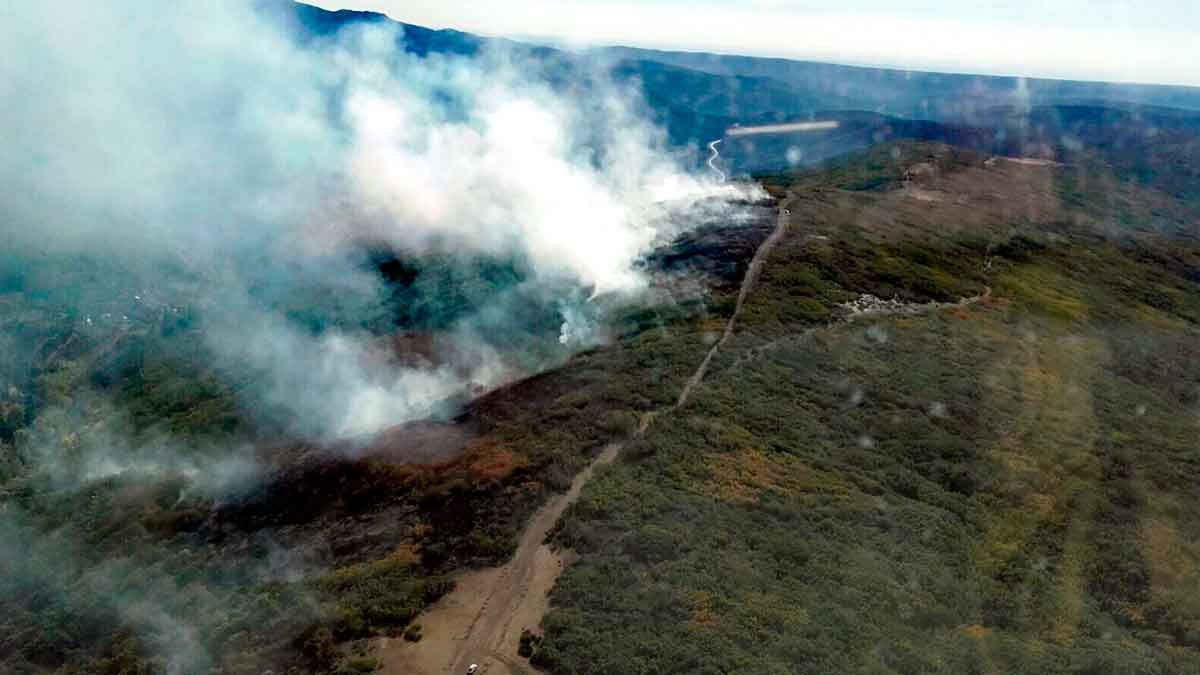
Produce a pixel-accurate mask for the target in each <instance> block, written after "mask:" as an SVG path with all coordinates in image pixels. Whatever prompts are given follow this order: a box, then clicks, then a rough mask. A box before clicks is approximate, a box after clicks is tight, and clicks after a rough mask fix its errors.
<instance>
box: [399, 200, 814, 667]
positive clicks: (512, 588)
mask: <svg viewBox="0 0 1200 675" xmlns="http://www.w3.org/2000/svg"><path fill="white" fill-rule="evenodd" d="M789 214H790V212H789V210H788V209H787V208H785V205H784V203H780V205H779V215H778V218H777V220H776V224H775V229H774V230H773V231H772V232H771V234H770V236H768V237H767V238H766V240H764V241H763V243H762V244H760V245H759V247H758V249H757V250H756V251H755V253H754V257H753V258H752V259H751V261H750V265H749V266H748V267H747V269H746V274H745V276H744V277H743V278H742V283H741V287H740V288H739V290H738V298H737V303H736V304H735V305H734V310H733V314H731V315H730V317H729V320H728V321H727V322H726V324H725V330H724V332H723V333H722V334H721V338H720V339H719V340H717V341H716V342H715V343H713V345H712V347H710V348H709V350H708V352H707V353H706V354H705V356H704V360H703V361H701V363H700V365H699V366H698V367H697V368H696V371H695V372H694V373H693V374H692V376H691V377H690V378H688V380H687V382H686V383H685V384H684V385H683V388H682V390H681V391H680V393H679V398H678V400H676V402H675V403H674V404H673V405H671V406H670V407H669V408H667V409H666V410H664V411H654V412H650V413H646V414H645V415H643V416H642V419H641V421H640V422H639V424H638V428H637V431H636V432H635V433H634V435H633V437H634V438H638V437H640V436H642V435H643V434H645V432H646V430H647V429H648V428H649V427H650V424H651V423H652V422H653V420H654V418H655V417H656V416H657V415H658V414H659V413H660V412H671V411H674V410H678V409H679V408H680V407H682V406H683V405H685V404H686V403H687V401H688V399H689V398H690V397H691V395H692V391H693V390H694V389H695V388H696V387H697V386H698V385H699V384H700V383H701V382H702V381H703V380H704V375H705V373H707V372H708V367H709V364H710V363H712V360H713V358H714V357H715V356H716V354H717V352H718V351H720V349H721V348H722V347H723V346H724V345H725V343H726V342H728V341H729V339H730V338H731V337H732V336H733V332H734V328H735V326H736V324H737V320H738V318H739V317H740V316H741V314H742V307H743V305H744V304H745V302H746V299H747V298H748V297H749V296H750V291H751V289H752V287H753V286H754V284H755V282H756V281H757V280H758V277H759V274H760V273H761V270H762V267H763V263H764V261H765V260H766V258H767V256H768V255H769V254H770V252H771V249H773V248H774V247H775V245H776V244H777V243H779V241H780V239H782V238H783V235H784V233H785V232H786V230H787V221H788V216H789ZM623 445H624V444H623V443H620V442H616V443H610V444H608V445H607V446H605V447H604V449H603V450H602V451H601V452H600V455H599V456H597V457H596V458H595V459H594V460H592V462H591V463H590V464H588V466H587V467H585V468H584V469H583V470H582V471H580V472H579V473H578V474H576V476H575V478H574V479H573V480H572V481H571V487H570V489H568V490H567V492H566V493H564V494H561V495H556V496H554V497H552V498H551V499H550V500H549V501H547V502H546V503H545V504H543V505H542V506H541V507H540V508H539V509H538V510H537V511H536V512H534V514H533V516H531V517H530V519H529V522H528V523H527V524H526V526H525V529H524V530H523V531H522V533H521V537H520V539H519V541H518V544H517V550H516V552H515V553H513V556H512V558H511V559H510V560H509V561H508V562H506V563H505V564H503V565H501V566H499V567H492V568H486V569H480V570H472V571H469V572H466V573H464V574H462V575H460V576H459V577H458V578H457V579H456V584H455V587H454V590H452V591H450V592H449V593H447V594H446V595H445V596H444V597H442V599H441V600H439V601H438V602H436V603H434V604H433V605H432V606H430V607H429V608H427V609H426V610H425V612H423V613H422V614H421V615H420V616H419V617H418V618H417V619H416V620H414V623H419V624H421V628H422V633H423V637H422V639H421V641H420V642H415V643H410V642H406V641H404V640H402V639H389V638H381V639H379V640H378V641H377V650H376V653H377V655H378V656H379V658H380V665H381V667H380V671H379V672H381V673H384V674H385V675H388V674H390V675H401V674H405V675H410V674H411V675H435V674H440V673H449V674H451V675H461V674H462V673H465V672H466V670H467V666H468V665H470V664H472V663H478V664H480V666H481V671H482V672H489V671H490V672H492V673H509V674H510V675H513V674H514V673H516V672H517V671H516V670H514V669H513V668H512V666H511V664H513V663H518V664H522V666H524V663H523V659H520V660H518V659H519V657H518V656H517V654H516V651H517V643H518V641H519V639H520V634H521V630H522V629H524V628H536V627H538V626H540V625H541V621H542V617H543V616H544V615H545V613H546V611H548V610H549V608H550V599H549V593H550V591H551V590H552V589H553V588H554V584H555V582H556V581H557V580H558V576H559V574H561V572H562V569H563V566H564V564H566V561H564V559H563V557H562V554H560V553H558V552H555V551H552V550H551V549H550V547H548V546H547V545H546V544H545V540H546V536H547V535H548V534H549V533H550V530H552V529H553V528H554V526H555V525H557V524H558V520H559V518H561V517H562V514H563V512H565V511H566V509H567V507H568V506H570V505H571V504H572V503H574V502H575V501H576V500H577V499H578V498H579V495H580V493H581V492H582V491H583V487H584V486H585V485H586V484H587V482H588V481H589V480H591V478H592V476H593V475H594V474H595V471H596V469H597V468H598V467H601V466H605V465H608V464H611V463H612V462H613V461H614V460H615V459H616V458H617V456H618V455H619V454H620V452H621V449H622V447H623Z"/></svg>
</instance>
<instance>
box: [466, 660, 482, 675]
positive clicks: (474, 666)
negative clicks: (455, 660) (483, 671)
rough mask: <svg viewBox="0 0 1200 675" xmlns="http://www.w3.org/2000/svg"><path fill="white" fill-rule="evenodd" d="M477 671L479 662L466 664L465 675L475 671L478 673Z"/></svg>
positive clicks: (470, 674) (473, 674)
mask: <svg viewBox="0 0 1200 675" xmlns="http://www.w3.org/2000/svg"><path fill="white" fill-rule="evenodd" d="M478 672H479V664H478V663H472V664H471V665H469V666H467V675H475V673H478Z"/></svg>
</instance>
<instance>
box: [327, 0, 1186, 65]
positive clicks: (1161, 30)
mask: <svg viewBox="0 0 1200 675" xmlns="http://www.w3.org/2000/svg"><path fill="white" fill-rule="evenodd" d="M317 4H320V5H322V6H325V7H327V8H336V7H353V8H356V9H370V10H374V11H380V12H385V13H387V14H389V15H390V16H392V17H393V18H395V19H397V20H401V21H408V22H412V23H417V24H422V25H428V26H431V27H436V28H442V27H451V28H458V29H461V30H468V31H474V32H478V33H482V34H486V35H505V36H513V37H520V36H541V37H544V38H547V39H554V40H561V41H563V42H566V43H568V44H575V45H592V44H622V45H634V46H646V47H659V48H670V49H685V50H705V51H716V52H725V53H741V54H752V55H767V56H781V57H788V58H798V59H813V60H821V61H834V62H841V63H851V64H865V65H882V66H894V67H902V68H913V69H928V70H949V71H956V72H973V73H983V74H1011V75H1025V76H1031V77H1056V78H1071V79H1089V80H1105V81H1131V82H1155V83H1164V84H1190V85H1200V72H1198V71H1197V70H1196V68H1195V67H1194V64H1195V63H1197V62H1200V41H1196V40H1194V39H1193V37H1194V34H1195V33H1196V30H1197V29H1200V9H1197V7H1196V3H1192V2H1176V1H1173V0H1149V1H1145V2H1132V1H1126V0H1099V1H1097V2H1082V1H1081V0H1063V1H1062V2H1050V3H1046V2H1031V1H1028V0H1027V1H1026V2H1010V3H998V2H970V3H962V2H946V1H941V2H934V1H932V0H914V1H913V2H903V3H896V2H879V1H878V0H869V1H867V2H859V3H856V4H855V5H854V6H846V5H844V4H841V3H837V4H834V3H828V2H820V3H819V2H812V1H811V0H740V1H729V2H712V1H711V0H698V1H696V2H681V1H680V0H643V1H640V2H627V1H622V2H601V1H600V0H576V1H574V2H562V1H561V0H553V1H550V0H506V1H505V2H503V3H501V2H478V1H468V0H436V1H434V0H417V1H411V0H319V2H318V3H317Z"/></svg>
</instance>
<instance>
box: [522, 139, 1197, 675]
mask: <svg viewBox="0 0 1200 675" xmlns="http://www.w3.org/2000/svg"><path fill="white" fill-rule="evenodd" d="M889 160H894V161H889ZM914 163H927V164H930V165H932V166H933V167H934V169H935V170H934V171H931V172H927V173H924V174H922V175H923V177H922V178H921V179H919V180H917V181H916V182H909V183H906V182H905V181H904V180H903V174H904V170H905V169H907V168H911V167H912V166H913V165H914ZM1105 171H1109V169H1106V168H1105V167H1103V166H1098V165H1092V164H1087V165H1076V166H1067V167H1053V166H1026V165H1017V164H1011V163H997V162H988V161H985V159H984V158H983V157H976V156H973V155H970V154H969V153H963V152H961V151H955V150H953V149H950V148H945V147H941V146H922V145H911V144H901V145H900V146H897V147H885V148H880V149H879V150H877V151H876V152H874V153H872V154H869V155H867V156H865V157H862V158H858V159H856V160H854V161H850V162H843V163H841V164H840V165H838V166H835V167H832V168H831V169H830V170H829V171H827V172H817V173H808V174H803V175H797V176H790V177H779V178H773V179H770V180H769V181H768V184H769V185H771V186H772V189H774V190H776V191H778V192H779V193H781V194H783V195H786V196H785V202H784V204H785V205H786V206H788V207H789V208H790V209H791V212H792V214H793V216H792V224H791V231H790V233H789V237H788V239H787V240H786V241H785V242H784V243H783V244H782V245H781V246H780V247H779V248H778V249H777V250H776V252H775V253H774V255H773V256H772V258H771V259H770V261H769V263H768V266H767V268H766V269H765V270H764V274H763V277H762V279H761V283H760V286H759V288H758V289H757V291H756V293H755V294H754V295H753V296H752V299H751V303H750V305H749V306H748V308H747V311H746V314H745V319H744V321H743V323H742V325H741V327H740V330H739V333H738V335H737V337H736V338H735V340H733V341H732V342H731V343H730V345H729V347H728V348H727V349H726V350H724V352H723V354H722V355H721V357H720V360H719V361H718V363H717V364H715V365H714V368H713V370H712V371H711V373H710V375H709V377H708V379H707V381H706V383H705V386H704V387H703V388H702V389H700V390H699V391H698V392H697V394H696V396H695V398H694V400H693V402H692V403H691V404H689V405H688V406H687V407H686V408H684V409H682V410H679V411H677V412H676V413H675V414H672V415H670V416H664V417H660V418H658V419H657V420H656V422H655V424H654V425H653V427H651V429H650V431H649V432H648V433H647V434H646V436H645V437H644V438H642V439H640V440H639V441H637V442H636V443H634V444H633V445H632V446H631V447H629V448H628V450H627V452H626V454H625V456H624V460H623V461H621V462H619V463H618V465H616V466H615V467H613V468H612V469H611V470H609V471H607V472H605V473H603V474H602V475H601V476H599V477H598V478H597V479H596V480H595V481H594V482H593V483H592V484H591V486H590V487H589V489H588V490H587V491H586V492H585V494H584V498H583V499H582V500H581V501H580V502H579V503H578V504H577V505H576V506H575V507H574V508H573V509H572V510H571V511H570V512H569V513H568V516H567V520H566V523H565V525H564V526H563V527H562V528H561V530H560V532H558V534H557V542H558V543H559V544H560V545H563V546H569V547H572V548H574V549H575V550H576V551H578V552H579V553H580V554H581V555H582V559H581V562H579V563H578V564H576V565H575V566H574V567H572V568H570V569H569V570H568V571H567V572H566V574H565V575H564V577H563V578H562V579H561V580H560V583H559V586H558V588H557V589H556V590H555V593H554V597H553V601H554V604H555V605H556V609H554V610H553V611H552V613H551V614H550V615H549V616H548V617H547V619H546V622H545V630H546V637H545V640H544V642H542V643H541V645H540V646H539V651H538V653H537V654H536V655H535V659H536V660H537V661H538V662H540V663H541V664H543V665H545V666H547V667H548V668H550V669H551V670H552V671H554V672H561V673H656V672H702V673H708V672H711V673H718V672H738V673H741V672H746V673H749V672H755V673H774V672H778V673H784V672H812V673H823V672H872V673H914V672H945V673H963V672H978V673H991V672H1004V673H1016V672H1027V673H1044V672H1059V673H1183V672H1196V671H1197V670H1198V669H1200V643H1198V642H1197V636H1200V605H1197V603H1196V602H1194V600H1193V599H1192V598H1194V596H1195V594H1196V593H1195V592H1196V590H1197V588H1196V585H1197V584H1198V583H1200V576H1198V575H1197V573H1196V563H1197V561H1198V560H1200V550H1197V549H1196V548H1195V547H1194V546H1193V544H1192V542H1193V541H1195V540H1196V538H1197V535H1198V534H1200V532H1198V531H1196V523H1197V522H1200V520H1198V518H1197V516H1198V515H1200V514H1198V513H1197V512H1196V505H1195V501H1194V500H1193V499H1191V497H1190V495H1191V494H1192V493H1193V491H1194V486H1195V485H1196V482H1197V480H1198V479H1200V475H1197V471H1196V467H1197V461H1198V460H1200V456H1198V455H1197V450H1196V447H1195V442H1194V437H1195V433H1196V419H1197V417H1196V405H1197V403H1198V399H1197V392H1200V366H1198V365H1197V361H1196V356H1197V353H1196V347H1195V343H1196V332H1195V331H1196V325H1197V320H1198V319H1200V314H1197V311H1198V310H1200V294H1198V293H1197V291H1198V290H1200V289H1198V288H1197V287H1196V276H1195V274H1194V262H1195V260H1196V256H1197V255H1198V254H1200V248H1198V246H1197V243H1196V241H1195V239H1194V238H1192V237H1190V236H1188V234H1189V233H1190V231H1191V229H1190V228H1189V227H1187V226H1188V225H1192V224H1194V222H1195V220H1194V218H1195V215H1194V214H1195V213H1196V212H1195V203H1194V202H1189V201H1188V200H1187V199H1176V198H1172V197H1168V196H1166V195H1164V194H1163V193H1160V192H1157V191H1155V190H1153V189H1146V188H1143V187H1137V186H1132V187H1131V186H1129V185H1128V183H1127V182H1125V181H1120V180H1114V179H1113V178H1112V177H1111V174H1106V173H1104V172H1105ZM1081 190H1082V191H1083V193H1082V194H1081V193H1080V191H1081ZM1150 212H1153V213H1154V216H1153V218H1152V219H1151V218H1146V217H1145V216H1144V214H1148V213H1150ZM1136 213H1140V214H1143V215H1142V216H1137V215H1131V214H1136ZM1148 226H1149V227H1148ZM985 286H987V287H990V289H991V291H992V293H991V295H990V296H985V297H984V298H983V299H982V300H980V301H979V302H977V303H975V304H973V305H970V306H964V307H958V308H945V309H940V310H937V311H920V312H917V313H913V314H899V315H891V316H862V317H857V318H854V319H853V320H850V321H845V320H843V319H842V318H841V317H843V316H844V315H845V310H844V309H842V308H841V307H840V306H839V303H842V302H845V301H846V300H848V299H851V298H854V297H857V296H858V295H859V294H862V293H871V294H874V295H877V296H883V297H890V296H893V295H897V296H899V297H901V298H903V299H906V300H909V301H913V302H925V301H929V300H948V299H954V298H957V297H964V296H968V295H976V294H979V293H981V291H982V290H983V289H984V287H985Z"/></svg>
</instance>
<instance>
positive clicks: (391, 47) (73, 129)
mask: <svg viewBox="0 0 1200 675" xmlns="http://www.w3.org/2000/svg"><path fill="white" fill-rule="evenodd" d="M402 41H403V36H402V35H400V34H399V31H398V30H396V29H394V28H389V27H386V26H381V25H374V26H369V27H361V28H355V29H352V30H346V31H343V32H342V33H341V34H339V35H337V36H336V37H335V38H332V39H326V40H314V41H308V42H302V41H298V40H296V39H294V37H293V36H291V35H289V33H288V32H287V27H286V25H285V24H284V23H283V22H282V21H278V20H276V19H268V18H265V17H264V16H262V15H261V14H260V13H258V12H256V11H255V10H254V9H253V7H252V6H251V5H250V4H247V3H244V2H239V1H234V0H180V1H178V2H170V3H153V4H147V3H145V2H129V1H126V0H118V1H116V2H106V3H95V2H88V1H83V0H69V1H67V2H57V3H53V4H38V3H31V4H25V5H21V6H16V7H10V8H8V9H5V10H3V11H2V13H0V98H2V99H3V100H4V101H5V102H6V106H5V107H6V109H5V110H4V111H3V112H0V129H3V130H4V136H5V138H6V139H9V142H8V147H7V148H6V151H5V153H3V155H2V156H0V181H3V183H4V184H5V186H6V190H5V194H4V196H3V197H0V205H2V208H0V215H2V217H3V221H2V222H0V237H2V238H3V243H4V244H5V245H6V246H9V247H11V250H17V251H19V250H29V251H38V252H45V251H87V252H91V253H95V252H98V251H99V252H102V253H105V254H109V255H112V256H115V257H118V258H121V259H126V260H136V261H138V263H139V264H145V263H147V262H148V261H165V262H170V263H173V264H181V265H184V266H185V267H187V268H188V269H190V270H193V271H194V272H195V273H196V274H197V275H198V276H199V278H200V279H202V282H201V284H200V285H201V286H202V288H203V292H204V294H205V296H206V297H205V303H206V304H207V306H208V307H209V308H210V313H211V314H212V315H214V316H215V317H216V320H215V321H214V322H213V328H212V330H211V331H210V332H211V342H212V346H213V348H214V351H215V352H216V353H217V354H218V356H221V357H227V358H238V359H242V360H244V361H245V363H246V364H247V365H248V366H249V367H251V368H254V369H255V370H256V371H261V372H262V373H263V376H264V378H266V380H267V381H268V382H269V383H270V386H269V387H268V389H269V390H270V391H271V392H272V393H271V397H272V398H273V403H275V404H276V405H278V406H282V407H283V408H284V409H287V410H290V411H291V413H293V414H294V415H295V416H296V417H297V418H304V419H305V420H307V421H308V422H312V421H313V420H318V421H319V424H315V425H314V424H307V425H305V427H304V428H305V431H307V432H316V430H315V429H313V428H312V427H313V426H320V427H321V432H318V433H322V432H323V433H324V434H327V435H341V434H352V433H368V432H371V431H375V430H378V429H380V428H383V427H386V426H388V425H391V424H396V423H400V422H403V421H406V420H408V419H412V418H414V417H418V416H422V415H425V414H428V413H429V410H430V408H431V406H432V405H433V404H434V403H435V402H436V401H438V400H441V399H445V398H447V397H448V396H451V395H452V394H453V393H454V392H455V391H456V390H460V389H462V388H463V387H464V386H468V385H475V386H478V385H483V386H487V385H492V384H496V383H497V381H498V380H499V379H501V378H502V377H503V376H504V375H505V374H506V373H509V370H508V369H506V368H505V367H503V365H502V364H496V363H483V364H480V365H478V366H477V367H473V368H470V369H468V370H469V371H470V372H467V373H465V374H464V372H463V369H461V368H456V367H454V366H453V365H450V366H444V367H435V368H424V369H419V370H413V369H411V368H409V369H395V368H393V369H391V370H380V367H379V364H378V363H375V362H372V361H371V359H370V358H369V356H368V352H369V349H368V347H367V346H365V344H364V342H363V336H360V335H356V334H354V333H353V332H345V331H340V332H339V331H330V332H327V333H325V334H322V335H320V336H313V335H311V334H308V333H305V332H304V331H302V330H298V329H297V328H296V327H295V326H293V325H291V324H289V322H288V320H287V319H286V318H285V317H283V316H281V315H280V314H279V313H278V312H276V311H275V310H273V309H272V308H270V307H267V306H263V305H262V304H261V303H257V304H256V303H255V302H253V301H248V300H247V299H246V291H245V287H246V285H247V284H248V283H251V281H250V280H248V279H247V276H251V277H252V276H253V274H252V273H253V272H255V271H257V272H259V273H261V274H266V273H267V272H265V271H264V270H265V269H266V268H270V269H275V268H283V267H285V265H284V264H283V263H281V262H280V261H294V262H296V265H297V267H298V268H300V269H302V270H303V273H304V274H307V275H309V276H314V277H320V278H321V279H323V280H324V282H327V283H332V284H336V285H338V286H339V287H342V288H343V289H344V290H345V292H346V294H347V295H348V296H352V297H356V298H358V300H357V301H358V302H360V303H362V304H364V305H370V304H371V302H373V298H374V296H375V295H376V294H377V293H378V291H379V289H378V287H377V286H378V284H377V282H376V281H374V280H373V279H370V278H367V277H368V276H369V275H365V274H364V272H363V271H362V270H361V269H357V268H354V267H353V266H352V265H349V264H347V263H346V262H345V258H344V256H342V255H341V252H343V251H345V250H347V249H348V248H350V247H353V246H355V245H361V244H363V243H370V244H375V245H386V246H390V247H394V248H395V249H398V250H401V251H404V252H406V253H411V254H419V253H422V252H429V251H438V252H443V253H451V254H455V255H462V256H470V255H490V256H498V257H512V258H514V259H518V260H520V261H522V263H523V264H525V265H527V266H528V268H529V269H530V271H531V273H532V275H533V277H534V278H535V279H537V280H539V282H540V283H545V284H547V287H548V288H550V287H557V288H564V289H567V288H571V287H583V288H587V289H590V293H591V294H592V295H595V294H600V293H609V292H627V291H631V290H636V289H638V288H640V287H641V286H642V285H644V283H645V281H644V279H643V277H642V276H641V274H639V273H638V272H637V271H636V269H635V266H634V263H635V261H636V260H637V258H638V257H639V256H640V255H642V254H644V253H645V252H646V251H647V250H648V249H649V248H650V247H651V246H652V245H653V244H654V242H655V241H657V240H658V239H660V238H661V237H662V236H663V235H664V234H666V233H668V232H673V231H675V230H677V229H678V227H679V225H678V224H677V223H675V222H673V221H672V211H673V210H676V209H678V208H679V206H680V204H684V205H686V204H687V203H689V202H691V201H693V200H696V199H699V198H701V197H710V196H712V195H714V194H726V195H731V196H733V195H734V194H735V192H734V191H733V189H732V188H728V187H719V186H716V185H714V184H711V183H708V182H706V181H705V180H704V179H700V178H696V177H693V176H692V175H689V173H688V172H685V171H683V170H681V169H680V168H679V166H678V165H677V163H676V162H675V161H674V160H673V158H672V156H671V155H670V153H668V152H667V151H666V149H665V147H664V145H663V143H664V141H663V138H662V136H661V134H660V133H659V132H658V131H657V130H656V129H655V128H653V126H652V125H650V124H649V123H647V122H646V121H645V120H643V119H642V118H641V117H640V116H639V113H638V108H637V106H636V104H635V103H631V101H633V100H635V99H636V97H634V96H632V95H631V92H630V91H625V90H621V89H619V88H617V87H616V86H614V85H612V84H611V83H607V82H606V81H605V78H603V77H602V76H600V75H598V74H597V73H587V74H586V75H587V77H586V79H587V82H586V84H585V85H577V86H575V87H574V88H573V89H572V90H570V91H564V90H563V87H561V86H560V87H558V88H555V87H552V86H551V85H549V84H547V83H546V81H545V79H544V78H541V77H539V76H537V75H535V74H533V73H536V72H537V66H536V64H532V63H531V62H529V61H527V60H526V59H527V57H523V56H520V55H518V54H515V53H504V52H493V53H488V54H484V55H482V56H480V57H478V58H461V57H441V56H436V55H435V56H429V57H427V58H418V57H416V56H413V55H410V54H407V53H406V52H405V51H404V49H403V48H402ZM264 259H265V260H270V261H271V263H270V264H268V265H266V266H265V267H264V268H262V269H260V268H259V266H258V265H257V262H256V261H259V260H264ZM239 265H240V267H239ZM247 268H248V269H249V270H251V272H252V273H251V274H249V275H248V273H247ZM254 281H255V282H258V281H261V280H258V279H255V280H254ZM279 283H289V281H288V280H284V281H280V282H279ZM564 319H565V321H567V322H568V323H570V322H571V321H572V318H571V317H570V316H568V317H564ZM571 330H572V331H573V330H574V328H572V329H571ZM556 337H557V336H550V339H551V340H552V341H553V340H554V339H555V338H556ZM577 337H578V336H576V337H572V340H570V341H573V342H582V340H581V339H577Z"/></svg>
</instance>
